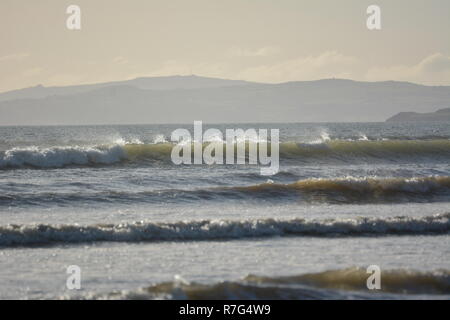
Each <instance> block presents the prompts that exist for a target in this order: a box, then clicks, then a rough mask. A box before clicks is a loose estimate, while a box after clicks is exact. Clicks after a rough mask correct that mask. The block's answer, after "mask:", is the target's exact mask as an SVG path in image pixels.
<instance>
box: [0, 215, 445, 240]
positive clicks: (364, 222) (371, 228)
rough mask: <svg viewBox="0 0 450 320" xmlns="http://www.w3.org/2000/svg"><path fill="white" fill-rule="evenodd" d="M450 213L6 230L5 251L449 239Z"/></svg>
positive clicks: (0, 234) (1, 232) (2, 230)
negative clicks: (296, 239) (54, 246)
mask: <svg viewBox="0 0 450 320" xmlns="http://www.w3.org/2000/svg"><path fill="white" fill-rule="evenodd" d="M449 231H450V213H447V214H438V215H434V216H426V217H421V218H411V217H404V216H399V217H391V218H367V217H360V218H355V219H328V220H305V219H292V220H277V219H258V220H200V221H187V222H174V223H163V222H160V223H157V222H143V221H141V222H135V223H122V224H99V225H91V226H80V225H44V224H38V225H6V226H2V227H0V246H29V245H39V244H51V243H83V242H101V241H111V242H141V241H149V242H152V241H202V240H233V239H244V238H255V237H258V238H260V237H273V236H280V237H284V236H315V237H330V236H331V237H335V236H388V235H426V234H448V233H449Z"/></svg>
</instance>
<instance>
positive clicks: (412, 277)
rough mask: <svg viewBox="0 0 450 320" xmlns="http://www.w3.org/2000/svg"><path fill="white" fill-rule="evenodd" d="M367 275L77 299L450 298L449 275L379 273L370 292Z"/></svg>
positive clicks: (182, 284)
mask: <svg viewBox="0 0 450 320" xmlns="http://www.w3.org/2000/svg"><path fill="white" fill-rule="evenodd" d="M367 277H368V274H367V273H366V270H365V269H362V268H359V267H352V268H347V269H340V270H328V271H324V272H318V273H307V274H300V275H295V276H285V277H262V276H256V275H249V276H247V277H245V278H244V279H241V280H238V281H223V282H218V283H213V284H201V283H189V282H187V281H185V280H183V279H180V277H175V280H174V281H169V282H163V283H159V284H154V285H152V286H149V287H146V288H141V289H137V290H124V291H118V292H111V293H108V294H88V295H85V296H81V297H76V298H79V299H122V300H124V299H177V300H184V299H188V300H199V299H200V300H204V299H208V300H209V299H220V300H227V299H231V300H236V299H257V300H260V299H264V300H275V299H349V298H353V299H380V298H388V299H408V298H414V297H415V296H410V295H417V294H426V295H433V296H432V297H433V298H439V297H441V298H445V297H447V295H449V294H450V272H449V271H448V270H437V271H431V272H420V271H414V270H406V269H395V270H382V275H381V277H382V287H381V290H376V291H375V292H374V291H369V290H367V287H366V281H367Z"/></svg>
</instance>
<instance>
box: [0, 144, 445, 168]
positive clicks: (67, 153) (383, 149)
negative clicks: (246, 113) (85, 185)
mask: <svg viewBox="0 0 450 320" xmlns="http://www.w3.org/2000/svg"><path fill="white" fill-rule="evenodd" d="M207 144H208V143H205V144H204V146H206V145H207ZM173 146H174V145H173V144H172V143H168V142H163V143H154V144H142V143H140V144H114V145H110V146H106V145H105V146H91V147H82V146H65V147H64V146H62V147H61V146H56V147H49V148H39V147H36V146H32V147H27V148H12V149H9V150H7V151H2V152H0V168H2V169H7V168H22V167H34V168H43V169H45V168H60V167H65V166H71V165H72V166H96V165H111V164H117V163H134V162H139V161H142V160H155V159H156V160H165V161H168V162H170V154H171V151H172V148H173ZM235 147H236V146H235ZM247 150H248V144H247ZM224 154H225V153H224ZM280 158H281V159H289V160H293V159H294V160H300V161H317V159H321V160H325V161H352V160H353V161H356V160H358V159H359V160H361V161H366V162H367V161H371V159H372V160H382V161H397V160H401V159H407V160H409V161H412V160H414V159H416V160H417V159H419V160H420V159H423V158H426V159H429V158H432V159H449V158H450V140H445V139H438V140H381V141H373V140H357V141H348V140H327V141H322V142H318V143H297V142H282V143H280Z"/></svg>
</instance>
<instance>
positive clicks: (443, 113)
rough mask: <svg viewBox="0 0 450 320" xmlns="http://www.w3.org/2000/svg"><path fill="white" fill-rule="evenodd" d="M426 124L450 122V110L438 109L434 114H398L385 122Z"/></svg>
mask: <svg viewBox="0 0 450 320" xmlns="http://www.w3.org/2000/svg"><path fill="white" fill-rule="evenodd" d="M422 121H423V122H426V121H439V122H450V108H445V109H440V110H438V111H435V112H429V113H418V112H400V113H397V114H396V115H395V116H392V117H390V118H389V119H387V120H386V122H422Z"/></svg>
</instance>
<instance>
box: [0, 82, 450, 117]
mask: <svg viewBox="0 0 450 320" xmlns="http://www.w3.org/2000/svg"><path fill="white" fill-rule="evenodd" d="M449 104H450V86H439V87H431V86H423V85H418V84H413V83H408V82H395V81H386V82H357V81H351V80H342V79H325V80H318V81H299V82H286V83H280V84H264V83H252V82H245V81H236V80H223V79H215V78H205V77H198V76H172V77H153V78H138V79H134V80H128V81H117V82H109V83H99V84H92V85H79V86H67V87H43V86H38V87H33V88H26V89H21V90H15V91H10V92H6V93H3V94H0V125H57V124H138V123H191V122H192V121H194V120H203V121H205V122H211V123H217V122H235V123H239V122H241V123H242V122H349V121H359V122H365V121H384V120H385V119H386V118H388V117H390V116H391V115H392V114H394V113H396V112H402V111H412V112H432V111H434V110H436V109H438V108H445V107H448V106H449Z"/></svg>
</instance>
